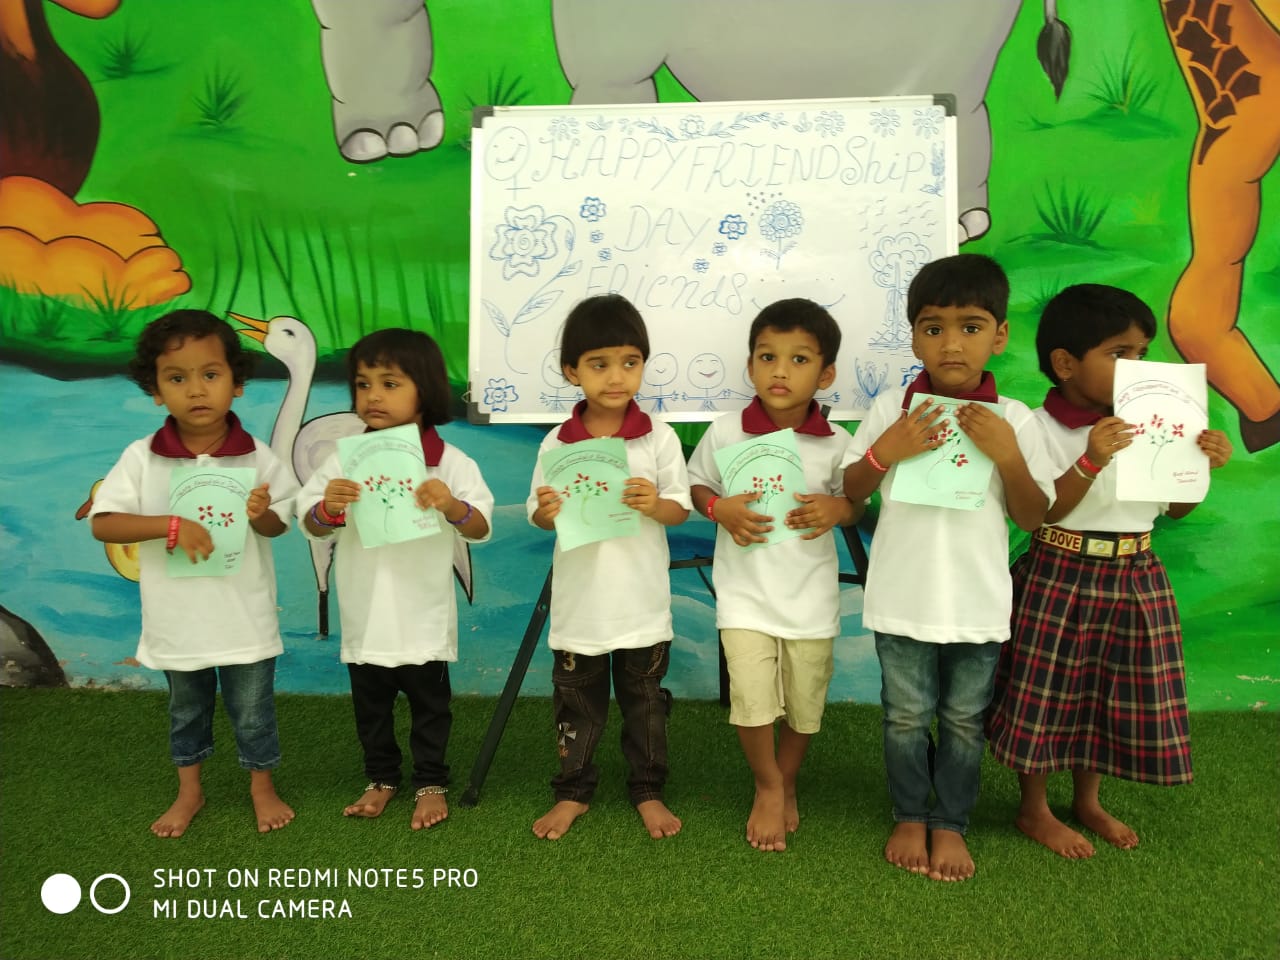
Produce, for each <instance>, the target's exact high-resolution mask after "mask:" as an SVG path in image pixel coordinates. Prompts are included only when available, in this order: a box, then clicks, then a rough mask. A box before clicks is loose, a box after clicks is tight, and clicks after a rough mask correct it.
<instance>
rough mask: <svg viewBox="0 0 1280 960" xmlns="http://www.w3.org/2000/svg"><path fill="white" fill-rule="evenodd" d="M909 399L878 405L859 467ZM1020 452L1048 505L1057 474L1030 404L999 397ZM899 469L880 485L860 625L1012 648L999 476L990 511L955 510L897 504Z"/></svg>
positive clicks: (865, 432) (900, 392)
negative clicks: (895, 486) (895, 492)
mask: <svg viewBox="0 0 1280 960" xmlns="http://www.w3.org/2000/svg"><path fill="white" fill-rule="evenodd" d="M905 393H906V391H905V389H903V388H901V387H898V388H894V389H891V390H888V391H886V392H885V393H882V394H880V395H879V396H878V397H876V399H875V402H874V403H873V404H872V405H871V410H870V411H869V412H868V413H867V417H866V419H865V420H863V421H862V423H861V425H860V426H859V427H858V432H857V433H856V434H854V437H853V451H852V452H853V457H854V459H855V460H856V459H860V458H861V457H863V456H864V455H865V454H866V452H867V448H868V447H870V446H872V444H874V443H875V442H876V440H878V439H879V438H880V435H881V434H882V433H884V431H885V430H886V429H888V427H889V426H890V424H892V423H893V422H894V421H895V420H897V419H898V417H899V415H900V414H901V413H902V400H903V396H904V395H905ZM997 402H998V403H999V404H1000V406H1001V407H1002V408H1003V413H1004V418H1005V420H1006V421H1007V422H1008V423H1009V425H1010V426H1011V427H1013V430H1014V433H1015V435H1016V436H1017V440H1018V449H1020V450H1021V451H1022V456H1023V459H1025V460H1026V462H1027V468H1028V470H1029V471H1030V472H1031V476H1032V478H1034V480H1035V482H1036V485H1037V486H1038V487H1039V488H1040V489H1041V490H1043V491H1044V494H1045V496H1046V497H1048V498H1049V502H1050V503H1052V502H1053V499H1054V487H1053V481H1054V478H1055V476H1057V474H1055V473H1054V471H1053V465H1052V463H1050V461H1049V457H1048V454H1047V453H1046V451H1045V443H1044V434H1043V431H1042V430H1041V428H1040V425H1039V423H1038V422H1037V421H1036V419H1035V418H1034V417H1033V416H1032V415H1031V411H1030V410H1029V409H1027V406H1026V404H1024V403H1022V402H1021V401H1018V400H1013V399H1009V398H1006V397H1000V398H999V399H998V400H997ZM896 473H897V465H896V464H895V465H894V466H892V467H890V468H889V472H888V473H887V474H885V476H884V479H883V480H882V481H881V483H880V499H881V504H880V518H879V520H878V522H877V524H876V532H875V534H874V536H872V538H871V556H870V558H869V560H870V569H869V571H868V573H867V590H866V602H865V604H864V605H863V610H862V622H863V624H864V625H865V626H866V627H868V628H870V629H872V630H876V631H879V632H880V633H889V634H895V635H897V636H903V637H910V638H911V639H913V640H921V641H925V642H929V643H989V642H992V641H996V642H1004V641H1005V640H1008V639H1009V615H1010V612H1011V610H1012V606H1013V582H1012V580H1011V579H1010V577H1009V528H1008V526H1007V524H1006V522H1005V518H1006V516H1007V512H1006V510H1005V501H1004V483H1003V482H1002V481H1001V479H1000V471H999V470H996V469H993V470H992V471H991V483H990V486H989V487H988V488H987V489H988V495H987V498H986V501H985V503H984V504H983V505H982V506H981V507H979V508H978V509H976V510H953V509H950V508H947V507H930V506H922V505H919V504H914V503H901V502H899V501H897V500H894V499H893V496H892V494H893V479H894V476H895V475H896Z"/></svg>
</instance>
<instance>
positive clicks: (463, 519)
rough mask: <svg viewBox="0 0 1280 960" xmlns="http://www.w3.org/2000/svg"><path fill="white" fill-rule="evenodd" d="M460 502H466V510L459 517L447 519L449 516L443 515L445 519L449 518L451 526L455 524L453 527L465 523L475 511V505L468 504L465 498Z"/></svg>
mask: <svg viewBox="0 0 1280 960" xmlns="http://www.w3.org/2000/svg"><path fill="white" fill-rule="evenodd" d="M462 502H463V503H466V504H467V512H466V513H464V514H463V515H462V516H461V517H460V518H459V519H457V520H449V518H448V517H445V519H446V520H449V523H451V524H452V525H453V526H455V527H460V526H462V525H463V524H464V523H466V522H467V521H468V520H470V519H471V514H473V513H475V509H476V508H475V507H473V506H471V504H470V503H467V501H466V500H463V501H462Z"/></svg>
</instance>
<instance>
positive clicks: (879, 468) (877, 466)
mask: <svg viewBox="0 0 1280 960" xmlns="http://www.w3.org/2000/svg"><path fill="white" fill-rule="evenodd" d="M866 459H867V463H869V464H871V469H873V470H875V471H876V472H877V473H888V472H889V468H888V467H886V466H885V465H884V464H883V463H881V462H880V461H879V460H877V459H876V455H875V453H874V452H872V450H871V448H870V447H867V457H866Z"/></svg>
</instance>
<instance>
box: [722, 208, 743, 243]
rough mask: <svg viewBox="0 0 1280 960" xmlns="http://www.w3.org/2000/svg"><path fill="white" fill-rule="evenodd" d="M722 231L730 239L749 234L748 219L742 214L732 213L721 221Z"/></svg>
mask: <svg viewBox="0 0 1280 960" xmlns="http://www.w3.org/2000/svg"><path fill="white" fill-rule="evenodd" d="M720 233H721V234H722V235H724V236H726V237H728V238H729V239H730V240H737V239H739V238H741V237H745V236H746V235H747V221H746V220H744V219H743V218H742V215H741V214H738V213H731V214H729V215H728V216H727V217H725V218H724V219H723V220H721V221H720Z"/></svg>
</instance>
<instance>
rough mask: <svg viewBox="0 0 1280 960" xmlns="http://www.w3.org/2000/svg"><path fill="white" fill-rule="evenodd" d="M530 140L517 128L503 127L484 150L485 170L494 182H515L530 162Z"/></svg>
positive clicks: (490, 139)
mask: <svg viewBox="0 0 1280 960" xmlns="http://www.w3.org/2000/svg"><path fill="white" fill-rule="evenodd" d="M529 154H530V150H529V138H528V137H527V136H526V135H525V132H524V131H523V130H520V129H518V128H516V127H503V128H502V129H501V130H499V131H498V132H497V133H495V134H494V135H493V136H492V137H490V138H489V142H488V143H487V144H486V145H485V148H484V170H485V173H487V174H488V175H489V178H490V179H492V180H514V179H515V178H516V177H517V176H518V175H519V174H520V171H521V170H523V169H524V165H525V164H526V163H528V162H529Z"/></svg>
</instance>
